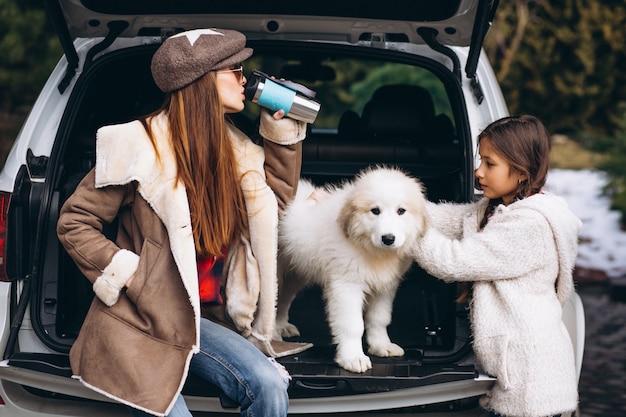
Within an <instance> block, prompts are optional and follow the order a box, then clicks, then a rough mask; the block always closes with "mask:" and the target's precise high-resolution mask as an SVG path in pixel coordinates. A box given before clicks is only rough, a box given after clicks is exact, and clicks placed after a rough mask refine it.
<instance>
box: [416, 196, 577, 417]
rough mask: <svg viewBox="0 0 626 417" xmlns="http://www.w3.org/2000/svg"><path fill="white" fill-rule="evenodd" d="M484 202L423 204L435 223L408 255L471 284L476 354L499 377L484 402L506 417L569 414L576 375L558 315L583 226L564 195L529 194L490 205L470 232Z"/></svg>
mask: <svg viewBox="0 0 626 417" xmlns="http://www.w3.org/2000/svg"><path fill="white" fill-rule="evenodd" d="M487 203H488V201H487V199H483V200H481V201H479V202H477V203H473V204H450V203H443V204H432V203H430V204H429V214H430V216H431V221H432V226H433V227H431V228H430V229H429V230H428V231H427V233H426V235H425V237H424V238H423V239H422V240H420V241H419V242H418V244H417V246H416V247H415V251H414V257H415V260H416V261H417V262H418V263H419V264H420V265H421V266H422V267H423V268H424V269H425V270H426V271H428V272H429V273H430V274H432V275H433V276H436V277H438V278H441V279H444V280H446V281H473V286H472V298H471V302H470V317H471V323H472V333H473V339H474V340H473V347H474V352H475V355H476V358H477V361H478V364H479V365H480V366H482V368H483V371H484V372H485V373H487V374H488V375H491V376H494V377H496V378H497V381H496V382H495V384H494V386H493V387H492V389H491V390H490V392H488V393H487V395H486V396H485V397H484V398H483V399H482V401H481V404H482V405H483V407H485V408H486V409H488V410H493V411H495V412H496V413H498V414H501V415H503V416H508V417H543V416H553V415H556V414H560V413H564V412H568V411H573V410H575V409H576V407H577V401H578V391H577V382H578V379H577V375H576V368H575V361H574V352H573V345H572V342H571V340H570V337H569V334H568V332H567V329H566V328H565V326H564V324H563V322H562V320H561V319H562V306H563V303H564V302H565V301H566V300H567V299H568V297H570V296H571V294H572V292H573V290H574V284H573V278H572V270H573V268H574V263H575V259H576V256H577V244H578V232H579V230H580V227H581V222H580V220H579V219H578V218H577V217H576V216H575V215H574V214H573V213H572V212H571V211H570V209H569V208H568V206H567V204H566V203H565V201H564V200H563V199H562V198H560V197H557V196H555V195H549V194H536V195H533V196H531V197H528V198H525V199H523V200H519V201H516V202H514V203H512V204H510V205H508V206H504V205H500V206H498V207H497V208H496V210H495V213H494V214H493V216H492V217H491V219H490V220H489V222H488V223H487V225H486V226H485V228H484V229H483V230H482V231H478V225H479V222H480V220H481V219H482V216H483V214H484V212H485V208H486V207H487Z"/></svg>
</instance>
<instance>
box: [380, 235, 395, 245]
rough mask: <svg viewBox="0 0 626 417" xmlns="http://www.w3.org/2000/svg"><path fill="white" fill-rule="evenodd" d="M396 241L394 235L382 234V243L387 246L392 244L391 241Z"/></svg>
mask: <svg viewBox="0 0 626 417" xmlns="http://www.w3.org/2000/svg"><path fill="white" fill-rule="evenodd" d="M395 241H396V237H395V236H394V235H391V234H389V235H383V243H384V244H385V245H387V246H391V245H393V242H395Z"/></svg>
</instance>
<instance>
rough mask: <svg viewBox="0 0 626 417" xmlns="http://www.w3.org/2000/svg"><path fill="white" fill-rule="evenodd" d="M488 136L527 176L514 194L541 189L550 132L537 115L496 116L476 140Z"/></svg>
mask: <svg viewBox="0 0 626 417" xmlns="http://www.w3.org/2000/svg"><path fill="white" fill-rule="evenodd" d="M484 138H488V139H489V142H490V143H491V146H492V147H493V149H494V150H495V151H496V152H497V153H499V154H500V155H502V157H503V158H504V159H506V160H507V162H508V163H509V164H511V168H512V169H514V170H516V171H517V172H519V173H520V174H523V175H524V176H526V180H524V181H522V182H521V183H520V184H519V186H518V187H517V192H516V193H515V196H516V198H520V199H521V198H524V197H528V196H529V195H533V194H536V193H538V192H539V191H541V189H542V188H543V186H544V185H545V183H546V177H547V175H548V168H549V156H550V135H549V133H548V130H547V129H546V127H545V126H544V125H543V123H541V121H540V120H539V119H537V118H536V117H535V116H531V115H519V116H509V117H504V118H502V119H499V120H496V121H495V122H493V123H491V124H490V125H489V126H487V127H486V128H485V130H483V131H482V132H481V133H480V135H478V143H480V141H481V140H482V139H484Z"/></svg>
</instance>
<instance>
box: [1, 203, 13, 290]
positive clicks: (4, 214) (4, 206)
mask: <svg viewBox="0 0 626 417" xmlns="http://www.w3.org/2000/svg"><path fill="white" fill-rule="evenodd" d="M10 201H11V194H10V193H6V192H0V281H10V279H9V276H8V275H7V268H6V252H7V247H6V243H7V228H8V223H9V222H8V215H9V203H10Z"/></svg>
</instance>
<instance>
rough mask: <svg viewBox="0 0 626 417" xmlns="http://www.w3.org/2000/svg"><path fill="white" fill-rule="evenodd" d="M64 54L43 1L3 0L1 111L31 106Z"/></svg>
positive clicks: (0, 4)
mask: <svg viewBox="0 0 626 417" xmlns="http://www.w3.org/2000/svg"><path fill="white" fill-rule="evenodd" d="M61 54H62V51H61V48H60V46H59V43H58V41H57V39H56V36H55V34H54V31H53V30H52V28H51V25H49V21H48V18H47V15H46V12H45V9H44V7H43V2H40V1H23V0H0V112H2V113H5V114H6V113H15V112H20V113H24V112H26V111H27V110H28V109H30V107H31V106H32V104H33V103H34V101H35V99H36V97H37V94H38V93H39V91H40V90H41V88H42V86H43V84H44V82H45V80H46V78H47V77H48V75H49V74H50V71H51V70H52V68H53V66H54V64H55V63H56V61H57V60H58V59H59V58H60V57H61Z"/></svg>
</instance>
